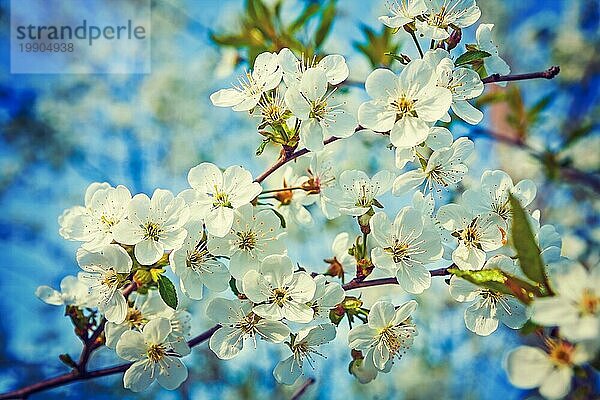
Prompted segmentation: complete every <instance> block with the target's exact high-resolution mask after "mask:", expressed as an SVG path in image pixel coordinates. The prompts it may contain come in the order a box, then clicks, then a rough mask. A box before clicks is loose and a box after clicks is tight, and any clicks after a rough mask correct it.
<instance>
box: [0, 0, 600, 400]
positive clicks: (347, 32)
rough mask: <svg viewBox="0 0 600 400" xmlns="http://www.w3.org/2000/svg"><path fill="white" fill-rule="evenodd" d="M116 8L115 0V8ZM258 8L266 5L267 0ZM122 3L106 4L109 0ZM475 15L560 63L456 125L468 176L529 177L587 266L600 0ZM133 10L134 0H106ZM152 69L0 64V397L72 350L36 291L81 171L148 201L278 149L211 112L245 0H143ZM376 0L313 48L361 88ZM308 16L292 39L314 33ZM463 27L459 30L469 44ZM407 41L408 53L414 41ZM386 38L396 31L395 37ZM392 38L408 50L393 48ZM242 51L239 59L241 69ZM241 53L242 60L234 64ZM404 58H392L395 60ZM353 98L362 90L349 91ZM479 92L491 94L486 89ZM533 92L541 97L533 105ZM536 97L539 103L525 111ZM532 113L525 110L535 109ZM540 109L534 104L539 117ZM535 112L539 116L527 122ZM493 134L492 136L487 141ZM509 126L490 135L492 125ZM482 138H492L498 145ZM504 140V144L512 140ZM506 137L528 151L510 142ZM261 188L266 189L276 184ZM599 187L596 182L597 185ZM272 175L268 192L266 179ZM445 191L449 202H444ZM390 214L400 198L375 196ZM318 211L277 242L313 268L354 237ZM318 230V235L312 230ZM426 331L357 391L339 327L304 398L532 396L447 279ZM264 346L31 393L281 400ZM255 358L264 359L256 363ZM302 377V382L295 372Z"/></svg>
mask: <svg viewBox="0 0 600 400" xmlns="http://www.w3.org/2000/svg"><path fill="white" fill-rule="evenodd" d="M126 3H127V4H126ZM266 3H274V2H273V1H270V2H269V1H267V2H266ZM306 3H309V2H308V1H295V0H292V1H285V2H284V7H283V12H282V14H283V15H284V16H285V15H288V14H286V13H289V15H291V16H293V15H296V14H297V13H298V10H299V9H301V8H302V7H304V6H305V5H306ZM117 4H118V5H117ZM478 4H479V6H480V7H481V8H482V18H481V20H480V22H482V23H495V24H496V28H495V29H496V30H497V31H495V36H496V39H497V43H498V44H499V46H500V52H501V55H502V56H503V57H504V58H505V59H506V60H507V61H508V63H509V64H510V65H511V67H512V70H513V72H529V71H536V70H541V69H545V68H547V67H548V66H550V65H554V64H558V65H560V66H561V70H562V72H561V74H560V75H559V77H558V78H557V79H555V80H553V81H531V82H522V83H518V84H512V85H509V87H508V88H507V89H506V90H501V89H498V88H496V87H490V88H488V90H487V91H486V95H485V96H484V100H482V106H483V102H486V104H485V107H486V111H485V114H486V120H485V121H484V123H483V125H482V128H481V129H480V130H469V129H468V128H467V127H465V126H463V125H456V126H454V127H452V128H451V130H452V131H453V133H454V135H455V136H459V135H469V136H470V137H472V138H474V140H475V143H476V145H475V153H476V154H477V155H476V157H475V158H474V159H473V160H472V161H471V165H472V166H473V168H471V171H470V174H469V177H468V178H467V179H466V180H465V183H464V184H465V186H469V185H470V184H473V182H477V181H478V180H479V176H480V174H481V171H482V170H483V169H485V168H502V169H505V170H507V171H508V172H509V173H510V174H511V175H512V176H513V177H514V178H515V179H521V178H524V177H527V178H530V179H533V180H534V181H535V182H536V183H537V184H538V187H539V189H538V198H537V199H536V206H537V208H540V209H541V210H542V220H543V222H544V223H552V224H555V225H556V226H557V228H558V229H559V232H561V234H562V235H563V243H564V245H563V247H564V249H563V252H564V254H565V255H568V256H570V257H573V258H576V259H579V260H581V261H582V262H584V263H589V264H595V263H597V262H598V259H599V256H598V246H597V244H598V242H600V225H599V221H598V209H599V208H600V202H599V200H598V191H597V190H598V189H597V188H598V182H599V181H600V177H599V175H598V171H599V167H600V151H599V150H600V136H599V135H598V118H597V115H598V111H599V110H598V94H599V90H598V83H599V79H600V77H599V73H598V71H599V66H600V55H599V54H598V53H597V49H598V48H599V44H600V43H599V42H600V33H599V32H600V28H599V20H600V14H599V13H600V10H599V3H598V1H594V0H592V1H585V0H580V1H568V0H565V1H560V0H548V1H543V2H540V1H519V0H508V1H493V0H480V1H478ZM115 6H122V7H132V12H134V8H135V1H132V2H122V3H116V2H115ZM152 7H153V8H152V34H151V35H152V73H151V74H147V75H117V74H115V75H94V74H88V75H66V74H65V75H60V74H57V75H11V74H10V70H9V60H8V59H7V58H6V56H4V58H3V61H4V62H3V63H2V65H1V66H0V68H1V69H0V74H1V75H0V76H1V79H0V126H1V128H0V210H2V212H1V213H0V255H1V257H0V288H1V290H0V293H1V295H0V314H1V317H0V391H2V392H3V391H6V390H9V389H13V388H16V387H20V386H22V385H23V384H26V383H31V382H35V381H37V380H40V379H42V378H46V377H50V376H53V375H56V374H61V373H64V372H66V371H67V368H66V367H65V366H64V365H62V364H61V363H60V362H59V360H58V355H59V354H60V353H70V354H71V355H72V356H73V357H76V356H77V355H78V354H79V351H80V343H79V341H78V339H77V338H76V337H75V335H73V332H72V326H71V324H70V322H69V320H68V319H67V318H65V317H63V316H62V314H63V310H62V309H61V308H60V307H51V306H48V305H46V304H44V303H42V302H40V301H39V300H38V299H37V298H36V297H35V296H34V294H33V293H34V291H35V288H36V287H37V286H39V285H43V284H49V285H51V286H53V287H58V285H59V283H60V280H61V279H62V277H63V276H64V275H67V274H75V273H76V272H77V270H78V267H77V265H76V263H75V259H74V254H75V251H76V249H77V244H76V243H72V242H66V241H64V240H63V239H62V238H61V237H60V236H59V235H58V223H57V218H58V216H59V215H60V214H61V213H62V211H63V210H64V209H65V208H68V207H71V206H73V205H77V204H81V203H82V202H83V194H84V191H85V189H86V187H87V186H88V184H89V183H90V182H93V181H107V182H109V183H111V184H112V185H117V184H124V185H126V186H127V187H129V188H130V190H131V191H132V193H136V192H145V193H148V194H150V193H151V192H152V191H153V190H154V189H155V188H157V187H160V188H165V189H169V190H172V191H174V192H178V191H180V190H181V189H183V188H184V187H185V186H186V184H187V182H186V174H187V171H188V169H189V168H191V167H193V166H194V165H196V164H198V163H200V162H202V161H210V162H214V163H216V164H217V165H219V166H221V167H226V166H228V165H231V164H241V165H244V166H245V167H246V168H248V169H249V170H251V171H252V172H253V174H254V175H257V174H258V173H260V172H261V171H262V170H263V169H264V168H265V167H266V166H267V165H269V164H270V161H272V160H274V159H275V157H276V149H275V148H274V147H269V148H268V149H267V151H265V153H264V154H263V155H262V156H260V157H255V156H254V151H255V149H256V147H257V146H258V144H259V143H260V140H261V139H260V136H259V135H257V134H256V132H255V127H256V124H257V121H256V120H253V119H251V118H248V116H247V115H244V114H243V113H234V112H232V111H231V110H229V109H217V108H215V107H213V106H212V105H211V104H210V101H209V100H208V96H209V95H210V93H212V92H213V91H215V90H217V89H219V88H221V87H225V86H227V85H229V83H230V82H232V81H234V79H233V75H234V74H235V73H239V72H240V71H242V70H243V69H244V68H245V67H246V65H245V64H244V58H245V57H247V54H246V53H244V51H243V50H241V51H238V50H239V49H236V48H234V47H224V46H219V45H216V44H215V43H214V42H213V41H212V40H211V39H210V35H211V33H228V32H240V29H241V27H240V25H239V17H240V15H242V14H243V12H244V2H243V1H241V0H220V1H218V2H216V1H209V0H197V1H193V0H187V1H186V0H161V1H153V4H152ZM384 11H385V4H384V1H383V0H375V1H359V0H356V1H355V0H343V1H342V0H340V1H338V7H337V14H336V18H335V20H334V23H333V27H332V31H331V33H330V35H329V36H328V37H327V39H326V41H325V42H324V44H323V51H324V52H326V53H339V54H343V55H345V56H346V57H347V60H348V63H349V67H350V71H351V76H350V79H352V80H356V81H364V79H365V77H366V76H367V75H368V73H369V72H370V70H371V69H372V66H371V65H370V63H369V60H368V59H367V58H366V57H365V56H364V54H362V53H361V52H360V51H358V50H357V48H356V47H355V46H354V43H355V42H361V41H363V40H364V36H363V32H362V28H361V26H362V25H363V24H364V25H366V26H370V27H372V28H373V29H375V31H378V32H379V31H380V29H381V27H380V24H379V23H378V21H377V16H379V15H383V13H384ZM9 18H10V14H9V3H8V1H6V0H3V1H0V23H1V24H2V27H3V29H2V30H1V32H0V35H1V37H0V46H1V50H2V52H3V54H4V55H6V54H8V48H9V45H10V44H9V37H8V26H9V21H10V19H9ZM310 29H311V27H310V24H309V25H308V26H307V27H306V30H305V31H301V33H300V35H305V36H307V37H308V36H309V35H310ZM474 30H475V29H474V27H472V28H471V29H467V30H466V32H465V37H466V42H467V43H472V42H474V39H473V38H474ZM397 37H398V38H402V41H403V44H404V47H402V48H405V49H406V51H405V52H406V53H408V54H412V52H414V50H413V49H412V47H411V43H410V42H409V41H408V40H407V35H401V34H399V35H397ZM394 40H396V38H394ZM401 46H402V44H401ZM240 60H241V62H240ZM236 62H239V65H237V66H236V65H235V64H236ZM394 67H395V68H398V65H397V64H396V65H394ZM348 96H349V102H350V103H351V104H354V105H355V106H356V107H357V106H358V104H359V103H360V101H361V100H363V99H364V97H365V94H364V92H363V90H362V89H360V88H353V89H351V90H350V91H349V93H348ZM486 96H487V97H486ZM542 100H543V102H542ZM536 106H537V107H538V109H539V110H538V111H536V109H535V107H536ZM532 110H533V111H532ZM536 113H537V114H536ZM532 115H533V116H532ZM490 133H494V134H493V135H491V134H490ZM497 134H499V135H500V136H502V137H504V138H505V139H502V138H500V140H498V137H497V136H498V135H497ZM494 136H496V137H495V139H494ZM506 138H508V139H509V140H506ZM515 138H517V139H518V141H519V143H526V144H527V147H524V146H522V145H518V146H515V145H510V144H506V142H510V141H513V142H514V140H513V139H515ZM385 144H386V143H385V141H384V140H383V139H382V138H373V137H364V136H361V137H353V138H351V139H350V140H348V141H344V143H343V144H342V143H338V144H336V146H337V147H335V148H336V150H337V151H340V149H342V150H341V152H342V154H344V152H346V153H345V154H348V153H347V152H348V149H351V150H352V154H353V157H352V159H351V160H349V159H348V157H346V159H345V160H343V161H342V162H341V166H342V167H343V168H363V169H365V170H370V171H373V170H375V169H378V168H383V167H388V168H392V166H393V156H392V155H391V153H390V152H387V151H385V150H384V147H385ZM270 182H271V183H270V186H272V187H278V184H277V179H276V178H274V179H273V180H271V181H270ZM594 182H595V185H596V188H594ZM267 186H269V185H267ZM451 196H452V194H450V195H448V196H447V197H451ZM387 201H388V203H386V205H388V204H389V205H390V207H391V210H394V209H399V208H400V207H402V206H403V205H406V204H408V202H409V201H410V200H409V199H408V198H407V199H402V198H400V199H392V198H391V197H390V198H389V199H387ZM311 211H315V212H314V216H315V220H316V222H315V223H316V224H317V228H314V227H313V228H312V229H320V231H321V232H322V235H311V232H314V231H313V230H311V228H309V229H304V228H298V227H292V228H291V229H290V231H291V232H290V239H289V247H290V254H291V255H292V258H293V259H296V260H298V261H299V262H301V263H302V264H303V265H306V266H307V267H308V268H310V269H312V270H316V271H323V270H324V269H325V265H324V263H323V261H322V259H323V258H328V257H330V256H331V254H330V246H331V242H332V240H333V238H334V237H335V235H336V234H337V233H339V232H341V231H343V230H348V231H349V232H352V233H353V234H356V233H357V232H356V229H355V228H354V227H353V226H352V225H351V224H350V221H346V220H341V221H335V222H333V223H327V222H325V221H323V220H322V218H321V217H320V216H319V215H320V214H319V211H318V210H316V209H311ZM323 237H325V239H326V240H323ZM382 296H383V297H386V298H389V299H392V300H394V301H395V302H399V301H402V300H403V299H407V298H408V297H407V296H406V295H405V294H403V293H401V292H400V291H399V290H398V289H396V288H385V289H373V290H372V291H369V292H368V291H366V290H365V291H364V293H363V299H364V300H365V302H366V303H367V304H368V303H369V302H372V301H373V300H374V299H375V298H377V297H382ZM417 300H418V301H419V303H420V308H419V312H418V315H417V316H416V318H417V323H418V325H419V330H420V335H419V336H418V338H417V340H416V343H415V348H414V350H413V351H411V352H410V354H409V355H408V356H407V357H406V358H404V359H403V360H402V361H401V362H398V363H397V365H395V367H394V369H393V370H392V373H390V374H387V375H380V377H379V378H378V379H377V380H376V381H375V382H374V383H371V384H368V385H360V384H358V383H357V382H356V381H355V380H354V378H353V377H352V376H351V375H349V374H348V372H347V365H348V363H349V361H350V355H349V349H348V348H347V345H346V339H345V334H346V331H347V328H346V327H342V328H341V329H340V332H339V334H338V335H339V338H338V340H337V341H336V342H335V343H334V344H332V345H330V346H329V348H328V349H327V351H326V353H327V354H328V358H327V359H326V360H321V361H319V362H318V363H317V368H316V369H315V370H314V371H311V370H309V372H308V375H309V376H314V377H316V379H317V383H316V384H315V385H313V387H311V388H310V389H309V391H308V392H307V394H306V397H305V398H307V399H310V398H314V399H317V398H319V399H325V398H332V399H341V398H344V399H355V398H356V399H358V398H368V399H387V398H398V399H430V398H440V397H442V398H448V399H454V398H456V399H459V398H461V399H497V398H503V399H521V398H526V397H527V396H528V395H530V393H527V392H523V391H520V390H518V389H515V388H513V387H512V386H511V385H510V384H509V383H508V381H507V378H506V375H505V373H504V371H503V369H502V361H503V357H504V354H505V351H506V350H508V349H510V348H513V347H515V346H516V345H518V343H519V342H521V341H522V340H523V338H521V337H520V336H519V334H518V333H516V332H512V331H510V330H509V329H505V328H504V327H502V328H500V329H499V330H498V331H497V332H496V333H494V334H493V335H492V336H491V337H487V338H482V337H478V336H476V335H474V334H471V333H470V332H468V331H467V330H466V329H465V328H464V323H463V320H462V312H463V310H464V306H463V305H460V304H456V303H454V302H453V301H452V300H451V299H450V297H449V296H448V294H447V286H446V284H445V283H444V281H443V280H437V281H435V283H434V284H433V287H432V289H430V290H429V291H427V292H426V293H425V294H424V295H421V296H417ZM204 303H205V302H204V301H201V302H199V303H195V304H189V308H190V309H191V310H192V312H196V315H198V317H196V318H195V320H194V326H193V333H194V334H197V333H199V332H201V331H202V330H203V328H206V327H207V326H210V325H211V324H210V322H209V321H204V320H202V317H201V315H202V309H203V307H204V306H205V305H204ZM279 350H280V349H279V348H277V347H274V346H270V347H269V346H262V345H259V349H258V350H256V351H254V350H253V349H252V350H250V349H249V350H248V351H245V352H244V354H243V355H242V356H241V357H240V358H237V359H235V360H233V361H228V362H222V361H218V360H217V359H216V357H215V356H214V355H213V354H212V353H211V352H209V351H208V350H207V348H206V346H199V347H198V348H196V349H195V350H194V351H193V353H192V355H191V356H190V357H188V358H187V359H186V364H187V365H188V368H189V369H190V378H189V379H188V381H187V382H186V383H185V384H184V385H182V387H181V388H180V389H179V390H177V391H174V392H168V391H164V390H161V389H160V388H159V387H158V386H156V385H154V386H153V387H152V388H151V390H148V391H147V392H144V393H142V394H139V395H137V394H136V395H134V394H132V393H131V392H129V391H126V390H124V389H122V384H121V382H120V379H121V377H120V376H112V377H105V378H101V379H97V380H93V381H86V382H80V383H76V384H73V385H71V386H67V387H63V388H58V389H55V390H52V391H50V392H46V393H43V394H38V395H37V396H32V398H39V399H55V398H56V399H58V398H61V399H71V398H81V397H83V396H85V397H86V398H90V399H109V398H142V399H143V398H160V399H199V398H203V399H204V398H206V399H213V398H214V399H238V398H248V399H255V398H256V399H258V398H261V399H262V398H284V397H286V396H289V394H290V393H292V392H293V390H294V388H283V387H280V386H278V385H276V383H275V380H274V378H273V377H272V375H271V371H272V368H273V367H274V365H275V364H276V362H277V360H279V359H280V357H281V355H282V353H281V352H280V351H279ZM257 355H259V356H257ZM116 362H120V361H119V360H118V357H117V356H116V355H114V353H113V352H111V351H109V350H101V351H99V352H98V353H96V354H95V355H94V357H93V359H92V361H91V367H92V368H94V367H101V366H106V365H112V364H113V363H116ZM299 383H302V382H299Z"/></svg>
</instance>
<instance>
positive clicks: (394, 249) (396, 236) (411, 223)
mask: <svg viewBox="0 0 600 400" xmlns="http://www.w3.org/2000/svg"><path fill="white" fill-rule="evenodd" d="M369 224H370V226H371V234H372V236H373V239H374V240H375V243H376V247H375V248H373V250H371V259H372V260H373V264H375V267H377V268H380V269H382V270H384V271H386V272H388V273H391V274H393V276H395V277H396V279H398V284H399V285H400V287H401V288H402V289H404V290H406V291H407V292H409V293H415V294H417V293H423V291H424V290H425V289H428V288H429V286H430V285H431V275H430V274H429V271H428V270H427V268H426V265H427V264H429V263H431V262H433V261H436V260H439V259H441V258H442V254H443V250H442V242H441V238H440V235H439V234H438V232H437V230H436V229H435V228H434V227H433V226H430V225H425V224H424V223H423V217H422V214H421V213H420V212H419V211H417V210H415V209H414V208H412V207H405V208H403V209H402V210H401V211H400V212H399V213H398V215H397V216H396V219H395V220H394V222H393V223H390V221H389V220H388V217H387V215H386V214H385V213H383V212H378V213H375V215H373V217H371V220H370V221H369Z"/></svg>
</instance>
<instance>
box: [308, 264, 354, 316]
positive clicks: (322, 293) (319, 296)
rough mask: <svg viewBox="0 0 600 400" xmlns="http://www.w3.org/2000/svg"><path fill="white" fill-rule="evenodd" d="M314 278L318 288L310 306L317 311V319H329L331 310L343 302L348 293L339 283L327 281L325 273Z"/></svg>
mask: <svg viewBox="0 0 600 400" xmlns="http://www.w3.org/2000/svg"><path fill="white" fill-rule="evenodd" d="M314 280H315V284H316V289H315V294H314V296H313V298H312V300H311V301H310V302H309V306H310V308H312V309H313V311H314V312H315V317H314V319H315V321H323V322H324V321H329V310H331V309H332V308H334V307H335V306H336V305H338V304H339V303H341V302H342V300H344V297H345V295H346V293H345V292H344V289H343V288H342V286H341V285H340V284H339V283H337V282H327V278H325V276H323V275H317V276H315V277H314Z"/></svg>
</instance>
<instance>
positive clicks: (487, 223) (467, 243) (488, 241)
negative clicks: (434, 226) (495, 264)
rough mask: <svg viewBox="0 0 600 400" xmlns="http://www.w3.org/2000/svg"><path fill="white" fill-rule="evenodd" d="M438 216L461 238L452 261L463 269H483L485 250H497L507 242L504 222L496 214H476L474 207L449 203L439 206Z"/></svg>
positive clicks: (458, 238)
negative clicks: (503, 229)
mask: <svg viewBox="0 0 600 400" xmlns="http://www.w3.org/2000/svg"><path fill="white" fill-rule="evenodd" d="M437 219H438V221H439V222H440V224H441V225H442V227H444V229H446V230H447V231H450V232H451V233H452V236H453V237H455V238H456V240H457V241H458V247H456V249H455V250H454V251H453V252H452V261H454V263H455V264H456V265H457V266H458V268H460V269H467V270H469V269H470V270H473V269H481V267H483V264H484V262H485V258H486V252H488V251H493V250H497V249H499V248H500V247H502V246H503V244H504V242H503V240H504V236H503V233H502V232H503V231H502V230H501V226H503V225H504V222H503V221H502V219H501V218H500V217H498V216H497V215H496V214H493V213H483V214H476V212H475V211H474V210H473V209H471V208H467V207H464V206H461V205H458V204H447V205H445V206H442V207H440V209H439V210H438V213H437Z"/></svg>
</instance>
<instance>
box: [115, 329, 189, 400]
mask: <svg viewBox="0 0 600 400" xmlns="http://www.w3.org/2000/svg"><path fill="white" fill-rule="evenodd" d="M170 334H171V324H170V323H169V320H167V319H166V318H157V319H154V320H152V321H150V322H148V323H147V324H146V326H144V329H143V330H142V332H138V331H127V332H125V333H123V335H122V336H121V338H120V339H119V342H118V343H117V347H116V349H117V354H118V355H119V357H121V358H124V359H125V360H128V361H133V364H132V365H131V366H130V367H129V368H128V369H127V371H125V375H124V376H123V384H124V386H125V387H126V388H128V389H131V390H132V391H134V392H140V391H142V390H144V389H146V388H147V387H148V386H150V384H151V383H152V382H153V381H154V380H155V379H156V380H158V383H159V384H160V385H161V386H162V387H164V388H165V389H169V390H173V389H176V388H177V387H179V385H181V384H182V383H183V382H184V381H185V380H186V379H187V376H188V371H187V368H186V366H185V364H183V363H182V362H181V360H180V359H179V357H181V356H183V355H187V354H188V353H189V347H187V344H186V343H185V341H183V340H181V339H179V340H178V341H171V340H169V337H170Z"/></svg>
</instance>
